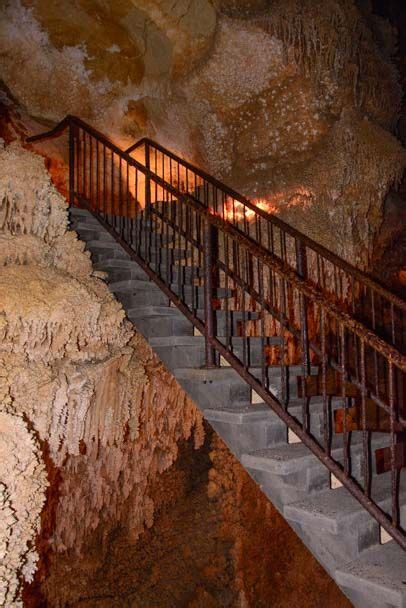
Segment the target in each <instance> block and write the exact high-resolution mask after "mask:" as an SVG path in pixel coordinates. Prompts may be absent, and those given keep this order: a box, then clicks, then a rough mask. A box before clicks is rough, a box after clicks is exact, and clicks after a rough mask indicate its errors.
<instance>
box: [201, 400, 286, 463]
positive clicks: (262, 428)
mask: <svg viewBox="0 0 406 608" xmlns="http://www.w3.org/2000/svg"><path fill="white" fill-rule="evenodd" d="M204 417H205V419H206V420H207V421H208V422H209V423H210V425H211V426H212V427H213V429H214V430H215V431H216V432H217V433H218V434H219V435H220V437H221V438H222V439H223V440H224V441H225V443H226V444H227V445H228V447H229V448H230V449H231V451H232V452H233V453H234V454H235V455H236V456H237V457H238V458H240V457H241V455H242V454H243V453H244V452H245V451H246V450H247V449H249V448H250V447H252V446H257V447H258V448H259V447H260V446H261V448H267V447H269V446H276V445H282V444H283V443H284V442H285V441H286V426H285V425H284V423H283V422H282V421H281V420H280V419H279V418H278V417H277V416H275V414H274V413H273V412H272V410H271V409H270V408H269V407H268V406H266V405H265V404H260V405H253V404H250V403H246V404H240V405H234V407H232V408H230V407H229V408H227V407H226V408H218V407H217V408H216V407H213V408H207V409H205V410H204Z"/></svg>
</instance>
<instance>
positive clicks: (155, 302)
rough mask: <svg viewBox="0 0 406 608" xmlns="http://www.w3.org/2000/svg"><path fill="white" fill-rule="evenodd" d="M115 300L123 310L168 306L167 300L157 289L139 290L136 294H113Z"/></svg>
mask: <svg viewBox="0 0 406 608" xmlns="http://www.w3.org/2000/svg"><path fill="white" fill-rule="evenodd" d="M115 296H116V298H117V299H118V300H119V301H120V302H121V304H122V305H123V307H124V308H125V309H129V308H136V307H137V306H168V305H169V300H168V298H167V296H165V294H164V293H163V292H162V291H160V290H158V289H153V288H151V289H140V290H139V291H138V292H137V293H126V292H120V291H118V292H115Z"/></svg>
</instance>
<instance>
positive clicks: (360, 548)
mask: <svg viewBox="0 0 406 608" xmlns="http://www.w3.org/2000/svg"><path fill="white" fill-rule="evenodd" d="M285 519H286V520H287V521H288V523H289V524H290V525H291V526H292V528H293V529H294V530H295V532H296V533H297V535H298V536H299V537H300V538H301V539H302V541H303V542H304V543H305V545H306V546H307V547H308V548H309V549H310V551H311V552H312V553H313V554H314V555H315V557H316V558H317V559H318V560H319V561H320V562H321V563H322V564H323V566H324V567H325V568H326V570H327V571H328V572H329V573H330V574H331V575H332V576H334V572H335V570H336V569H337V568H338V567H339V566H340V565H344V564H345V563H347V562H349V561H353V560H355V559H357V558H359V557H360V556H361V555H362V554H363V553H364V552H365V551H367V550H368V549H370V548H371V547H373V546H375V545H377V544H378V543H379V525H378V523H377V522H376V521H375V520H372V518H370V521H369V522H368V523H365V524H364V525H362V526H356V525H354V526H350V527H346V525H345V524H343V527H342V530H340V533H339V534H331V533H330V532H329V531H327V530H325V529H323V528H322V526H321V525H317V526H314V527H311V526H309V525H308V524H307V523H306V524H305V525H303V524H302V523H301V522H298V521H295V520H291V519H290V518H289V517H287V516H286V515H285Z"/></svg>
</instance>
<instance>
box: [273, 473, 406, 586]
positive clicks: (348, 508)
mask: <svg viewBox="0 0 406 608" xmlns="http://www.w3.org/2000/svg"><path fill="white" fill-rule="evenodd" d="M404 486H405V480H404V479H403V484H402V485H401V493H400V504H401V525H403V526H404V525H405V521H406V520H405V518H406V489H405V487H404ZM390 496H391V479H390V475H381V476H378V477H375V478H373V483H372V497H373V499H374V500H375V502H377V504H378V505H379V506H380V507H381V509H383V510H384V511H385V512H390V503H391V499H390ZM283 514H284V516H285V518H286V519H287V521H288V522H289V523H290V525H291V526H292V527H293V528H294V530H295V531H296V532H297V533H298V535H299V536H300V537H301V538H302V540H303V541H304V543H305V544H306V545H307V546H308V547H309V548H310V550H311V551H312V552H313V554H314V555H315V556H316V557H317V559H319V561H320V562H321V563H322V564H323V565H324V567H325V568H326V569H327V570H328V571H329V572H331V574H332V575H333V576H334V572H335V570H336V569H339V568H340V566H341V565H343V564H346V563H348V562H349V561H352V560H355V559H358V558H359V557H360V556H361V555H362V553H363V552H364V551H367V550H368V549H370V548H372V547H374V546H378V545H379V543H380V533H379V525H378V522H377V521H376V520H375V519H374V518H372V517H371V516H370V515H369V514H368V512H367V511H366V510H365V509H364V507H363V506H362V505H361V503H360V502H358V501H357V500H356V499H355V498H353V497H352V496H351V494H350V493H349V492H348V491H347V490H346V489H345V488H344V487H340V488H338V489H336V490H326V491H324V492H320V493H319V494H318V495H317V497H315V496H308V497H307V498H305V499H303V500H301V501H298V502H296V503H290V504H287V505H285V506H284V508H283Z"/></svg>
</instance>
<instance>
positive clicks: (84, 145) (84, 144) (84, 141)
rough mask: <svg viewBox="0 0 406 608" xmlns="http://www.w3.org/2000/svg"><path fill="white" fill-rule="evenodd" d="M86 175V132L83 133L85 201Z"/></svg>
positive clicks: (84, 191)
mask: <svg viewBox="0 0 406 608" xmlns="http://www.w3.org/2000/svg"><path fill="white" fill-rule="evenodd" d="M86 173H87V154H86V132H85V131H83V196H84V198H85V199H87V175H86ZM86 202H87V201H86Z"/></svg>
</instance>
